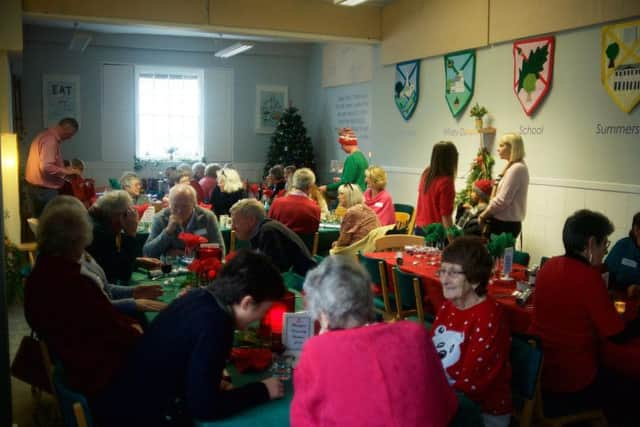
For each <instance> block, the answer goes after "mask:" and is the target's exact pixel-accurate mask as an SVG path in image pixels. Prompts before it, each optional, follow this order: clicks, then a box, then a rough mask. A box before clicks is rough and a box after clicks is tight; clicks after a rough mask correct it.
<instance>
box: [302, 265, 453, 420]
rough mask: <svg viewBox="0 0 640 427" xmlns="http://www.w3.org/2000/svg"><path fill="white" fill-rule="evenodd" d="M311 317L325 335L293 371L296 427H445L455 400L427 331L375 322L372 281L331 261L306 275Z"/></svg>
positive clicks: (310, 346) (312, 342)
mask: <svg viewBox="0 0 640 427" xmlns="http://www.w3.org/2000/svg"><path fill="white" fill-rule="evenodd" d="M304 292H305V298H306V300H307V306H308V308H309V311H310V312H311V314H312V315H313V316H315V317H316V319H318V320H319V322H320V326H321V330H320V335H318V336H316V337H312V338H311V339H309V340H308V341H307V342H306V343H305V344H304V347H303V349H302V354H301V356H300V360H299V362H298V365H297V366H296V368H295V370H294V376H293V382H294V384H293V385H294V387H293V388H294V396H293V402H292V403H291V412H290V418H291V426H293V427H301V426H309V427H312V426H339V425H340V426H349V427H360V426H363V427H364V426H403V427H417V426H425V427H437V426H443V427H444V426H446V425H448V424H449V422H450V421H451V419H452V418H453V416H454V415H455V413H456V408H457V406H458V405H457V401H456V400H457V399H456V396H455V394H454V392H453V389H452V388H451V387H449V385H448V384H447V380H446V378H445V374H444V371H443V369H442V366H441V363H440V359H439V357H438V355H437V353H436V350H435V348H434V346H433V343H432V342H431V340H430V339H429V333H428V332H427V330H426V329H425V327H424V326H423V325H420V324H417V323H413V322H409V321H404V320H401V321H398V322H395V323H371V324H369V323H368V322H370V321H371V319H373V295H372V293H371V286H370V278H369V275H368V274H367V273H366V271H365V270H364V269H363V268H362V266H360V265H359V264H358V263H357V262H356V261H355V260H352V259H351V258H349V257H343V256H334V257H327V258H325V260H324V261H323V262H322V264H320V266H318V267H317V268H315V269H314V270H311V271H310V272H309V274H307V278H306V280H305V282H304Z"/></svg>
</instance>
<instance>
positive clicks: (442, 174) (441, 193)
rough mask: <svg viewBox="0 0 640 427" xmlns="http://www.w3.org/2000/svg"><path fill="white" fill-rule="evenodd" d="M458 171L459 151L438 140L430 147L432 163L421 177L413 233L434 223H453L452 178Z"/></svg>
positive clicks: (453, 186)
mask: <svg viewBox="0 0 640 427" xmlns="http://www.w3.org/2000/svg"><path fill="white" fill-rule="evenodd" d="M457 170H458V150H457V149H456V146H455V145H453V142H450V141H440V142H438V143H437V144H436V145H434V146H433V150H432V151H431V163H430V164H429V167H427V168H426V169H425V170H424V172H422V176H421V177H420V186H419V187H418V202H417V203H416V209H417V212H416V234H422V230H421V229H422V227H426V226H427V225H429V224H432V223H434V222H439V223H441V224H442V225H443V226H444V227H445V228H449V227H451V226H452V225H453V218H452V213H453V202H454V199H455V197H456V190H455V185H454V182H453V180H454V179H455V176H456V172H457Z"/></svg>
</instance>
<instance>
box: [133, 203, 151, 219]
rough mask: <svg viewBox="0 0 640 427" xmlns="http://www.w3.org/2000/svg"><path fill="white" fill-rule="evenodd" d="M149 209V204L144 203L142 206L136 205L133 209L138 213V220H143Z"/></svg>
mask: <svg viewBox="0 0 640 427" xmlns="http://www.w3.org/2000/svg"><path fill="white" fill-rule="evenodd" d="M148 207H149V203H144V204H142V205H134V206H133V208H134V209H135V210H136V212H138V218H142V215H144V212H145V211H146V210H147V208H148Z"/></svg>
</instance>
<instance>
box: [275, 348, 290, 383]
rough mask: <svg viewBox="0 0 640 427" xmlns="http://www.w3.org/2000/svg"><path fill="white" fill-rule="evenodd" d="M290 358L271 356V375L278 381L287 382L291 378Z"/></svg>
mask: <svg viewBox="0 0 640 427" xmlns="http://www.w3.org/2000/svg"><path fill="white" fill-rule="evenodd" d="M291 362H292V360H291V357H290V356H285V355H278V354H274V355H273V364H272V365H271V373H272V374H273V376H274V377H276V378H278V379H279V380H280V381H288V380H289V379H290V378H291V364H292V363H291Z"/></svg>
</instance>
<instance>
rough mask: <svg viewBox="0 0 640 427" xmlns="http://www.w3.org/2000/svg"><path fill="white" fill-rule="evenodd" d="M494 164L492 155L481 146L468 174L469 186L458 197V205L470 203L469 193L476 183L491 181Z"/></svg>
mask: <svg viewBox="0 0 640 427" xmlns="http://www.w3.org/2000/svg"><path fill="white" fill-rule="evenodd" d="M494 163H495V160H494V159H493V156H492V155H491V153H489V151H487V149H486V148H484V146H483V145H482V144H481V145H480V148H479V149H478V153H477V154H476V157H475V158H474V159H473V161H472V162H471V167H470V168H469V173H468V174H467V185H466V186H465V188H464V189H463V190H461V191H460V192H459V193H458V194H457V195H456V205H459V204H460V203H469V193H470V192H471V188H472V187H473V183H474V182H476V181H477V180H479V179H491V173H492V171H493V164H494Z"/></svg>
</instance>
